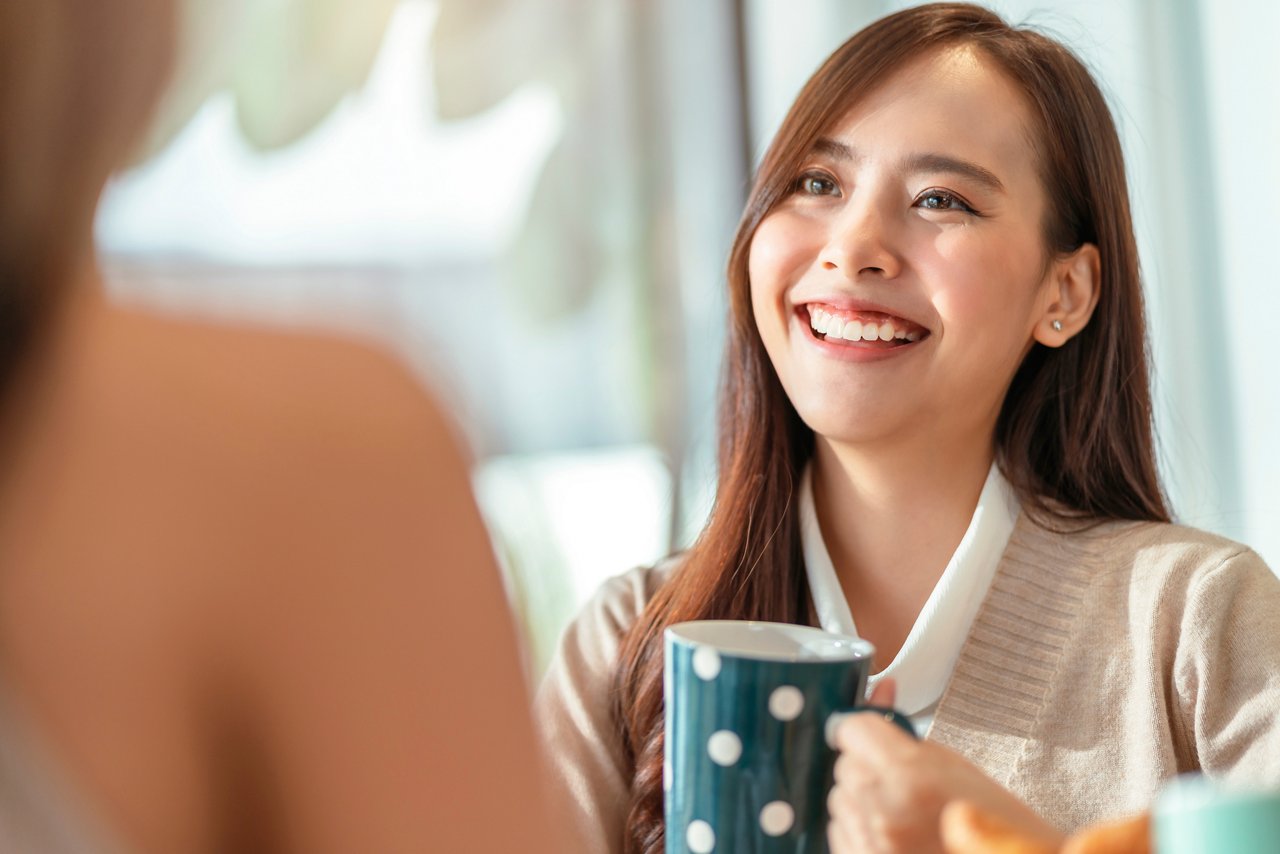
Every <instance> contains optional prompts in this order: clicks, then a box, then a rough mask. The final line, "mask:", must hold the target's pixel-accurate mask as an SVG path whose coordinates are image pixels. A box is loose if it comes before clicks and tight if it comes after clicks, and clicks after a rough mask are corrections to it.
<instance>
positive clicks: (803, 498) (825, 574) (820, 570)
mask: <svg viewBox="0 0 1280 854" xmlns="http://www.w3.org/2000/svg"><path fill="white" fill-rule="evenodd" d="M1020 511H1021V505H1020V504H1019V502H1018V498H1017V496H1016V495H1015V494H1014V491H1013V487H1012V486H1010V485H1009V482H1008V481H1007V480H1005V478H1004V475H1002V474H1000V470H999V468H998V467H997V466H996V465H995V463H992V465H991V471H990V472H988V473H987V480H986V483H985V484H984V485H983V487H982V494H981V495H980V496H979V497H978V506H977V507H976V508H975V509H974V511H973V518H972V519H971V520H970V521H969V528H968V530H966V531H965V532H964V536H963V537H962V538H961V539H960V545H958V546H956V550H955V553H954V554H953V555H951V560H950V561H949V562H948V563H947V567H946V569H944V570H943V572H942V577H941V578H939V579H938V583H937V585H936V586H935V587H934V588H933V592H932V593H930V594H929V599H928V601H926V602H925V603H924V608H922V609H921V611H920V615H919V616H918V617H916V622H915V625H913V626H912V627H911V633H910V634H908V635H907V640H906V642H905V643H903V645H902V649H900V650H898V654H897V655H896V656H895V657H894V659H893V661H892V662H890V663H889V666H888V667H885V668H884V669H883V670H881V671H880V672H879V673H877V674H875V675H874V676H872V677H871V685H872V686H874V685H875V684H876V682H877V681H879V680H880V679H881V678H882V677H885V676H892V677H893V678H894V680H895V681H896V682H897V683H898V693H897V702H896V705H897V707H898V708H899V709H900V710H901V711H902V712H903V713H904V714H906V715H907V716H908V717H910V718H911V722H912V723H913V724H914V725H915V727H916V731H917V732H920V733H925V732H927V731H928V728H929V725H930V724H931V723H932V722H933V714H934V711H935V710H936V709H937V706H938V700H939V699H941V697H942V692H943V690H945V688H946V686H947V681H948V680H949V679H950V678H951V671H952V670H953V669H954V668H955V664H956V658H957V657H958V656H959V655H960V647H961V645H962V644H963V643H964V639H965V637H966V636H967V635H968V633H969V627H970V626H971V625H972V624H973V619H974V617H975V616H977V613H978V608H979V606H980V605H981V604H982V600H983V599H984V598H986V595H987V589H988V588H989V587H990V586H991V579H992V577H994V575H995V572H996V566H997V565H999V563H1000V556H1001V555H1002V554H1004V550H1005V547H1006V546H1007V545H1008V544H1009V537H1010V535H1011V534H1012V533H1013V527H1014V524H1015V523H1016V522H1017V520H1018V514H1019V512H1020ZM800 538H801V543H802V547H803V549H804V565H805V571H806V572H807V574H808V576H809V589H810V590H811V591H812V593H813V604H814V610H815V612H816V613H817V615H818V622H819V625H821V626H822V628H824V629H826V630H827V631H829V632H838V633H840V634H846V635H857V634H858V627H857V626H856V625H855V624H854V622H853V613H852V612H851V611H850V610H849V602H848V600H847V599H846V598H845V595H844V590H843V589H842V588H841V586H840V579H839V578H838V577H837V576H836V570H835V566H834V565H833V564H832V563H831V555H830V554H829V553H828V552H827V544H826V542H825V541H824V540H823V538H822V530H821V528H820V527H819V525H818V514H817V511H816V510H815V509H814V504H813V478H812V476H811V475H810V471H809V468H806V469H805V472H804V478H803V480H802V481H801V484H800Z"/></svg>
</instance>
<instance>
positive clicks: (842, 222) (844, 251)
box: [818, 197, 902, 279]
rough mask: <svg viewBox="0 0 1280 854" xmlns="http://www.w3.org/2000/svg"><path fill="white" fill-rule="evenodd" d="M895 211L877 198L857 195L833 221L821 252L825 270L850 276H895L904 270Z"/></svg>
mask: <svg viewBox="0 0 1280 854" xmlns="http://www.w3.org/2000/svg"><path fill="white" fill-rule="evenodd" d="M891 216H892V215H891V214H889V213H888V212H886V211H885V210H884V208H883V204H882V203H881V202H878V201H877V200H875V199H873V198H869V197H866V198H862V199H858V198H854V199H851V200H850V202H849V204H848V205H847V206H846V207H845V208H844V210H843V211H841V213H840V215H839V216H838V217H836V218H835V219H834V220H833V221H832V222H831V227H830V230H829V232H828V234H827V241H826V245H825V246H823V248H822V251H821V253H820V254H819V256H818V263H819V264H821V265H822V268H823V269H824V270H828V271H839V272H841V273H843V274H844V275H845V276H847V277H848V278H850V279H855V278H861V277H863V276H865V275H877V276H880V277H881V278H885V279H892V278H895V277H896V276H897V275H898V274H899V273H900V272H901V271H902V258H901V256H900V255H899V252H898V249H897V247H896V242H897V241H896V235H895V234H894V233H893V223H892V221H891Z"/></svg>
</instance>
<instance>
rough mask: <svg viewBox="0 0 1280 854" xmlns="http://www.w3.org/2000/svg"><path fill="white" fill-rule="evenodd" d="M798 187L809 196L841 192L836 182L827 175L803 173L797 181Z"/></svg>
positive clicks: (832, 194) (833, 194) (831, 194)
mask: <svg viewBox="0 0 1280 854" xmlns="http://www.w3.org/2000/svg"><path fill="white" fill-rule="evenodd" d="M796 189H797V190H799V191H800V192H801V193H804V194H805V195H807V196H835V195H838V194H839V192H840V188H839V187H837V186H836V182H835V181H833V180H831V179H830V178H829V177H827V176H826V175H818V174H813V173H811V174H808V175H801V176H800V178H799V180H797V181H796Z"/></svg>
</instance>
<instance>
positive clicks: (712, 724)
mask: <svg viewBox="0 0 1280 854" xmlns="http://www.w3.org/2000/svg"><path fill="white" fill-rule="evenodd" d="M664 652H665V670H664V680H665V684H664V694H665V704H666V705H665V722H666V748H665V750H666V752H665V762H664V767H663V773H664V778H663V786H664V790H665V814H666V854H711V852H720V854H783V853H784V852H785V854H826V852H827V820H828V816H827V794H828V792H829V791H830V790H831V785H832V782H833V772H834V767H835V759H836V753H835V750H834V749H833V747H832V745H831V744H830V743H829V740H830V736H831V730H832V729H833V728H834V725H835V723H836V722H837V721H838V720H839V718H840V717H841V716H843V715H844V714H847V713H849V712H851V711H853V710H854V709H855V707H858V706H860V705H861V703H862V700H863V697H864V695H865V692H866V686H867V677H868V675H869V674H870V671H871V663H872V658H873V656H874V654H875V650H874V648H873V647H872V646H871V644H869V643H867V642H866V641H864V640H862V639H860V638H856V637H850V636H847V635H838V634H832V633H830V632H825V631H823V630H821V629H815V628H810V627H808V626H794V625H788V624H784V623H761V622H744V621H739V620H704V621H698V622H691V623H679V624H676V625H674V626H671V627H670V628H668V629H667V631H666V634H665V644H664ZM864 708H865V707H864ZM877 711H881V712H884V713H886V715H887V716H888V717H889V718H890V719H891V720H893V721H894V722H895V723H897V724H898V725H900V726H902V727H903V728H904V729H906V730H907V731H908V732H912V733H913V734H914V732H913V731H912V729H911V724H910V722H909V721H907V720H906V718H904V717H902V716H901V715H898V714H897V713H895V712H892V711H891V710H887V709H881V710H877Z"/></svg>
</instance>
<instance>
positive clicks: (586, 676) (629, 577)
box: [534, 569, 653, 854]
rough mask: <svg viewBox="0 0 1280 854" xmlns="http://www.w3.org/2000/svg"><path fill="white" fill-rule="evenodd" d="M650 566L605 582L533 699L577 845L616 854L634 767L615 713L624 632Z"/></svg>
mask: <svg viewBox="0 0 1280 854" xmlns="http://www.w3.org/2000/svg"><path fill="white" fill-rule="evenodd" d="M652 572H653V571H652V570H647V569H636V570H632V571H631V572H628V573H626V574H625V575H620V576H617V577H616V578H613V579H611V580H609V581H607V582H606V583H605V584H604V585H603V586H602V587H601V588H600V590H599V591H597V593H596V594H595V596H594V597H593V598H592V599H591V600H590V601H589V602H588V603H587V604H586V606H585V607H584V608H583V609H582V611H581V612H579V614H578V616H577V617H576V618H575V619H574V621H573V622H572V623H571V624H570V625H569V627H568V629H566V630H565V633H564V636H563V637H562V638H561V641H560V647H559V649H558V651H557V653H556V655H555V658H554V659H553V660H552V662H551V665H550V667H549V668H548V670H547V673H546V676H545V677H544V678H543V681H542V684H541V686H540V687H539V689H538V693H537V696H536V698H535V702H534V712H535V717H536V720H537V724H538V729H539V733H540V735H541V736H542V739H543V741H544V747H545V750H546V753H547V756H548V760H549V764H550V768H551V772H552V776H553V778H554V779H555V780H556V781H557V782H558V784H559V785H560V787H561V791H562V793H563V796H564V798H565V799H566V801H567V804H566V805H567V807H568V809H569V812H570V823H571V824H572V826H573V829H574V830H575V831H576V838H577V839H578V847H577V848H575V849H574V851H582V852H591V854H597V852H599V854H619V852H621V851H622V840H623V832H624V829H625V826H626V817H627V809H628V804H629V802H630V790H631V776H632V772H631V769H630V768H629V767H628V763H627V761H626V759H625V754H624V750H623V746H622V737H621V731H620V728H619V726H618V723H617V721H616V719H615V716H614V712H613V695H614V692H613V674H614V669H615V668H616V666H617V660H618V651H619V649H620V646H621V641H622V636H623V635H624V634H625V633H626V631H627V629H628V628H630V626H631V624H632V623H633V622H635V619H636V617H637V616H638V615H639V614H640V612H641V610H643V608H644V605H645V603H646V602H647V601H648V598H649V594H650V593H651V590H650V585H651V584H652V583H653V582H652V580H651V578H650V575H651V574H652Z"/></svg>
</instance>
